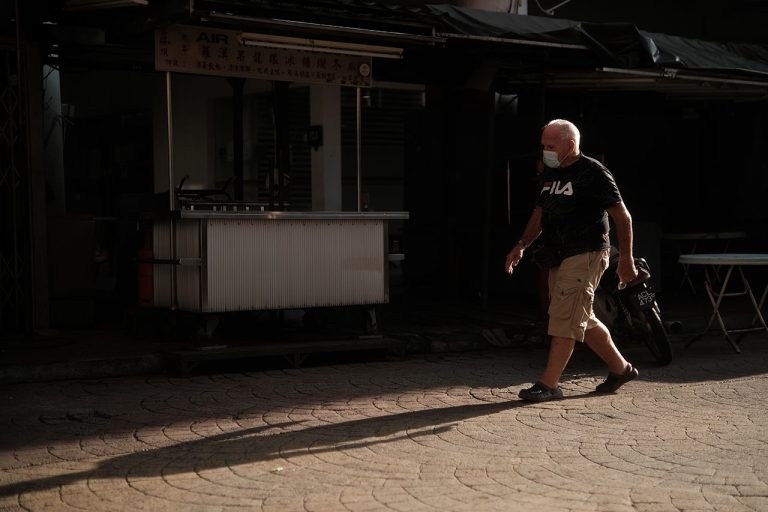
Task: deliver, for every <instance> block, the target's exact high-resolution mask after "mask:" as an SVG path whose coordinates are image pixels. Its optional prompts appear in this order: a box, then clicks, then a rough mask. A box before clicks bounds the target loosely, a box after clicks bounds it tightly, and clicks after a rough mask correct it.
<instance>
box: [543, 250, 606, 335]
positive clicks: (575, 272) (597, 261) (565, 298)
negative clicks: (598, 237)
mask: <svg viewBox="0 0 768 512" xmlns="http://www.w3.org/2000/svg"><path fill="white" fill-rule="evenodd" d="M608 254H609V251H608V250H604V251H594V252H585V253H582V254H577V255H576V256H571V257H569V258H565V259H564V260H563V261H562V262H561V263H560V266H559V267H553V268H551V269H549V297H550V301H549V328H548V330H547V333H548V334H549V335H550V336H558V337H561V338H571V339H574V340H576V341H584V332H585V331H587V330H589V329H591V328H593V327H595V326H596V325H597V323H598V320H597V317H595V313H594V311H593V310H592V303H593V302H594V299H595V288H597V284H598V283H599V282H600V276H602V275H603V272H605V269H606V268H607V267H608Z"/></svg>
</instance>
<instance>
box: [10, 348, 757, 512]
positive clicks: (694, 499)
mask: <svg viewBox="0 0 768 512" xmlns="http://www.w3.org/2000/svg"><path fill="white" fill-rule="evenodd" d="M742 345H743V353H742V354H740V355H739V354H735V353H734V352H733V351H732V350H731V349H730V347H729V346H728V344H727V343H726V342H725V341H724V340H723V339H721V338H717V337H708V338H705V339H703V340H701V341H700V342H698V343H697V344H695V345H693V346H692V347H690V348H689V349H688V350H684V349H683V346H682V344H681V343H679V342H678V343H676V345H675V349H676V350H677V354H676V359H675V361H674V363H673V364H672V365H669V366H666V367H654V366H653V364H652V362H651V360H650V358H649V356H647V354H646V352H645V351H644V350H643V349H641V348H637V349H635V348H633V349H629V350H628V351H627V355H628V357H629V358H630V359H631V360H632V362H633V363H634V364H635V365H636V366H637V367H639V368H640V370H641V376H640V378H639V379H638V380H636V381H633V382H631V383H629V384H627V385H626V386H625V387H624V388H622V389H621V390H620V391H619V392H618V393H617V394H614V395H591V394H590V391H591V390H592V389H593V388H594V387H595V385H596V384H598V383H599V382H600V381H601V380H602V378H603V376H604V369H603V367H602V366H601V364H600V362H599V361H597V360H596V359H595V358H594V356H593V355H592V354H590V353H588V352H587V351H585V350H578V351H577V353H576V354H575V356H574V359H573V360H572V362H571V364H570V365H569V367H568V370H567V372H566V375H564V379H563V389H564V392H565V399H564V400H562V401H557V402H548V403H543V404H528V403H524V402H521V401H519V400H518V399H517V392H518V391H519V390H520V389H521V388H523V387H527V386H528V385H530V383H531V382H532V380H533V379H535V378H536V376H537V374H538V372H539V370H540V369H541V368H542V365H543V364H544V361H545V357H546V350H545V347H543V346H533V347H525V346H521V347H515V348H510V349H497V350H488V351H482V352H465V353H446V354H432V355H425V356H420V355H414V356H408V357H407V358H406V359H404V360H394V359H393V360H382V361H378V362H368V363H358V364H343V365H342V364H336V365H331V366H319V367H313V368H304V369H297V370H293V369H291V370H267V371H262V372H252V373H235V374H215V375H198V376H193V377H189V378H170V377H162V376H150V377H146V376H145V377H121V378H104V379H98V380H67V381H59V382H47V383H29V384H14V385H4V386H2V387H0V404H1V407H2V409H1V412H2V416H1V417H0V421H1V422H2V423H0V425H1V426H0V443H2V445H1V448H2V451H1V452H0V453H1V455H0V468H2V469H1V471H0V509H1V510H30V511H36V510H88V511H99V510H104V511H107V510H109V511H113V510H151V511H165V510H168V511H170V510H174V511H175V510H185V511H186V510H192V511H194V510H275V511H292V510H299V511H330V510H342V511H371V510H396V511H411V510H434V511H454V510H455V511H464V510H466V511H478V510H493V511H496V510H498V511H515V510H521V511H522V510H525V511H531V510H536V511H542V510H554V511H559V510H563V511H566V510H567V511H571V510H573V511H579V510H585V511H586V510H597V511H602V510H605V511H614V510H615V511H622V510H626V511H629V510H641V511H642V510H647V511H654V512H656V511H666V510H669V511H678V510H679V511H683V510H685V511H690V510H693V511H699V510H701V511H704V510H722V511H738V510H768V408H767V407H766V398H765V397H766V396H767V395H768V377H766V375H765V373H764V372H765V367H766V360H767V357H766V356H768V338H766V336H765V335H760V334H752V335H750V336H749V337H747V338H745V340H744V341H743V344H742Z"/></svg>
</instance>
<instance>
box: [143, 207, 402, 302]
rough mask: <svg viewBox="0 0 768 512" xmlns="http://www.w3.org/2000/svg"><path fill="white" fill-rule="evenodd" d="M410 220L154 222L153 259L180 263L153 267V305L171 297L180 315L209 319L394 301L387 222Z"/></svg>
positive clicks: (301, 216)
mask: <svg viewBox="0 0 768 512" xmlns="http://www.w3.org/2000/svg"><path fill="white" fill-rule="evenodd" d="M407 218H408V213H407V212H362V213H357V212H355V213H350V212H274V211H268V212H245V211H217V212H210V211H204V212H202V211H201V212H198V211H194V210H182V211H181V212H179V215H178V217H177V218H175V219H157V220H155V221H154V225H153V249H154V258H156V259H169V260H175V261H177V264H175V265H161V264H156V265H154V268H153V285H154V304H155V306H156V307H172V306H173V303H174V300H173V296H174V293H175V295H176V301H175V302H176V307H178V309H180V310H183V311H192V312H206V313H215V312H228V311H248V310H254V311H255V310H267V309H300V308H308V307H320V306H347V305H367V304H382V303H386V302H389V273H388V268H389V265H388V260H389V250H388V222H389V221H392V220H405V219H407ZM172 222H175V236H174V235H173V234H172V226H171V223H172ZM173 238H175V251H173V250H172V247H171V241H172V239H173ZM174 272H175V276H173V275H172V274H173V273H174ZM174 279H175V286H174ZM174 288H175V291H174Z"/></svg>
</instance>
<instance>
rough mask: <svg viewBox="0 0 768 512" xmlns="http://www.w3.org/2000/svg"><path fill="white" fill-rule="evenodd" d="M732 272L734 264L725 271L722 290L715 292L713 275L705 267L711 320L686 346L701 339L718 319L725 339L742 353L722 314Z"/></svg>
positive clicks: (705, 281) (738, 352)
mask: <svg viewBox="0 0 768 512" xmlns="http://www.w3.org/2000/svg"><path fill="white" fill-rule="evenodd" d="M732 273H733V265H731V266H729V267H728V271H727V272H726V273H725V278H724V279H723V284H722V285H721V286H720V291H719V292H715V291H714V289H713V287H712V276H711V274H710V272H709V271H708V269H707V268H705V269H704V275H705V279H704V289H705V290H706V292H707V297H708V298H709V302H710V304H712V315H710V317H709V321H708V322H707V326H706V327H705V328H704V330H703V331H702V332H701V334H699V335H697V336H695V337H694V338H692V339H691V340H690V341H689V342H688V343H687V344H686V347H688V346H690V344H691V343H693V342H694V341H695V340H697V339H699V338H700V337H701V336H703V335H704V334H706V333H707V332H708V331H709V330H710V328H711V327H712V322H714V321H715V320H717V323H718V324H720V330H721V331H722V332H723V335H724V336H725V339H727V340H728V343H730V344H731V347H733V350H735V351H736V353H737V354H740V353H741V349H740V348H739V345H738V344H737V343H736V342H735V341H734V340H733V338H731V335H730V333H729V332H728V329H727V328H726V327H725V322H724V321H723V317H722V315H721V314H720V304H722V302H723V297H725V291H726V289H727V287H728V282H729V281H730V279H731V274H732ZM742 278H743V275H742Z"/></svg>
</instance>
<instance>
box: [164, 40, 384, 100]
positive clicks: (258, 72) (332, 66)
mask: <svg viewBox="0 0 768 512" xmlns="http://www.w3.org/2000/svg"><path fill="white" fill-rule="evenodd" d="M254 44H257V43H254ZM155 69H157V70H159V71H174V72H178V73H195V74H202V75H215V76H237V77H244V78H259V79H264V80H284V81H289V82H311V83H323V84H335V85H354V86H358V87H370V85H371V57H368V56H357V55H342V54H335V53H323V52H316V51H311V50H307V51H304V50H294V49H283V48H270V47H266V46H250V45H248V46H246V45H244V44H242V43H241V41H240V32H238V31H235V30H220V29H211V28H201V27H191V26H183V25H173V26H170V27H168V28H166V29H162V30H158V31H157V32H156V33H155Z"/></svg>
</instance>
